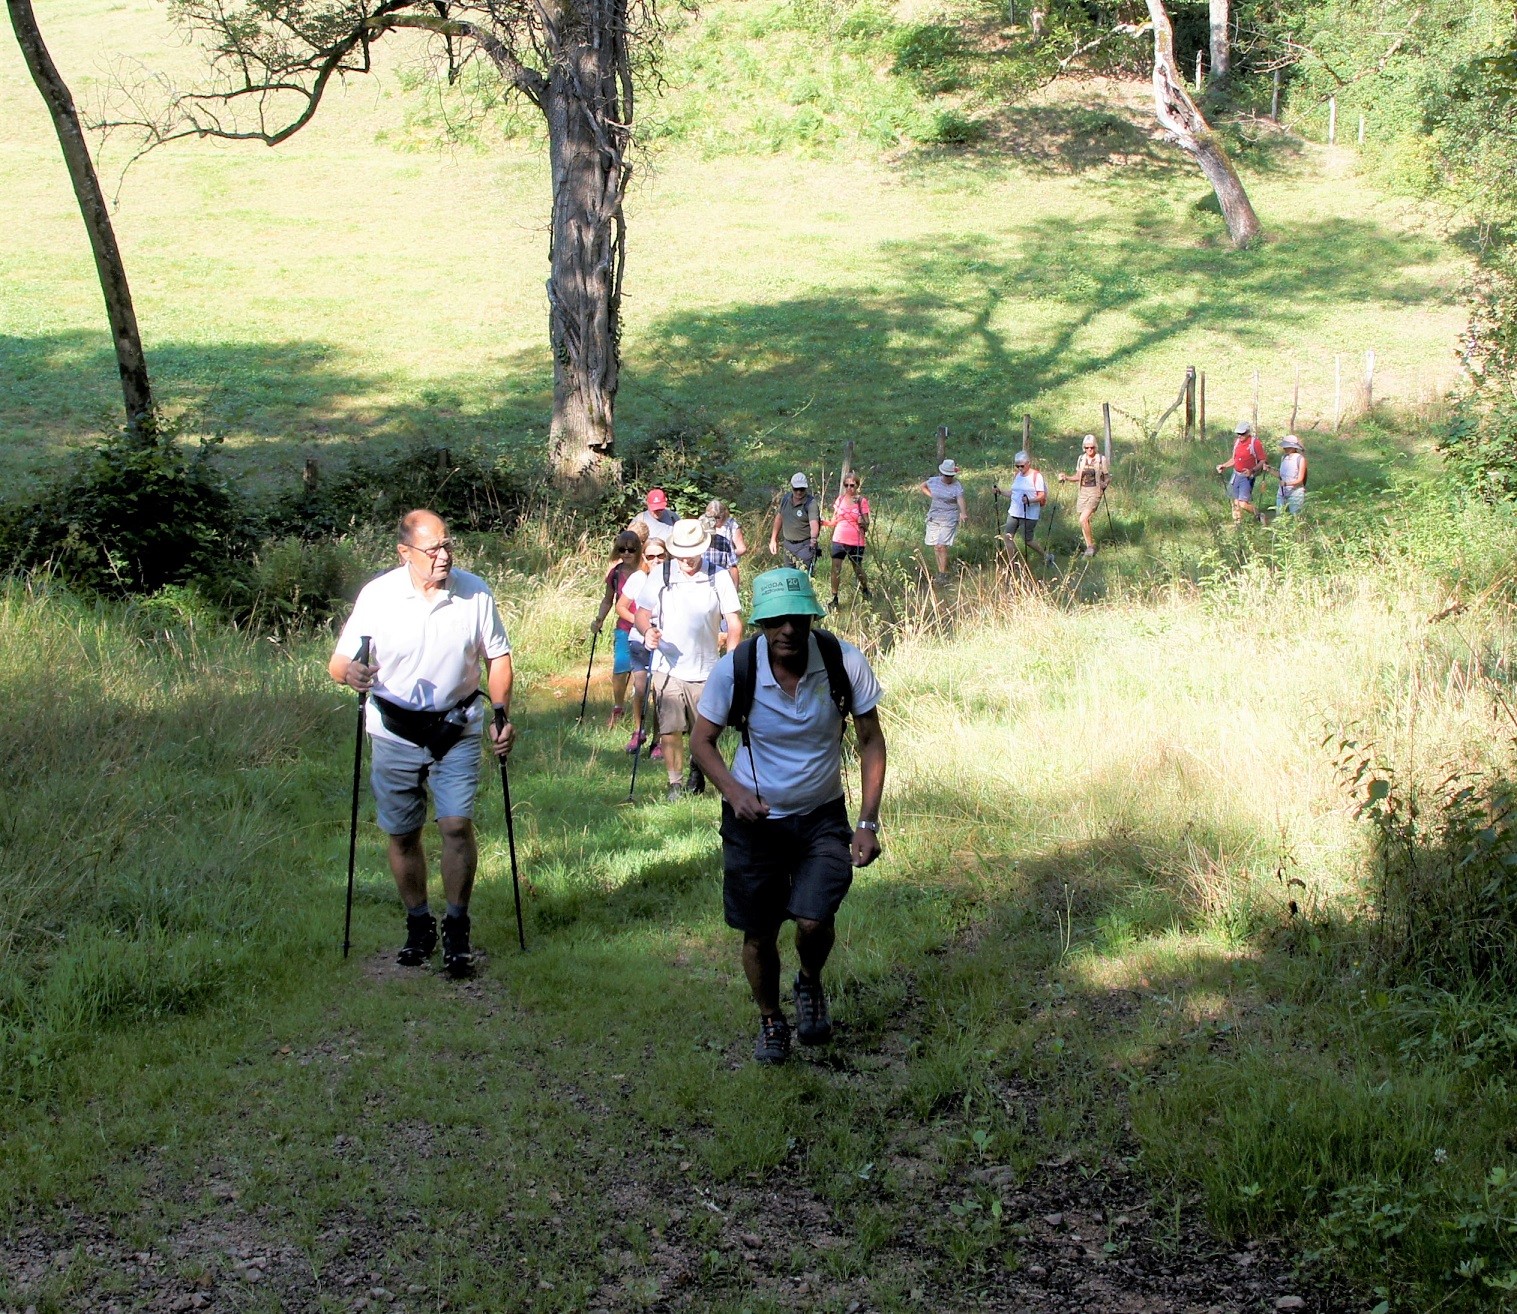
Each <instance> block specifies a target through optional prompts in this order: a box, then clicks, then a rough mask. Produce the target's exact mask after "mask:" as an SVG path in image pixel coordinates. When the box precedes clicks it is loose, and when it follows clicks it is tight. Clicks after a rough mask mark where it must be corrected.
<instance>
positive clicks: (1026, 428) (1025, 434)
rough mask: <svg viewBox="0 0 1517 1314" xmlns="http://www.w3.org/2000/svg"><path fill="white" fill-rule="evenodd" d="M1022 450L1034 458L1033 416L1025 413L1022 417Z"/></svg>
mask: <svg viewBox="0 0 1517 1314" xmlns="http://www.w3.org/2000/svg"><path fill="white" fill-rule="evenodd" d="M1022 450H1023V451H1024V452H1026V453H1027V455H1028V456H1029V457H1031V456H1032V416H1030V415H1028V414H1026V413H1025V412H1024V413H1023V415H1022Z"/></svg>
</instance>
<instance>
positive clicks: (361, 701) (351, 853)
mask: <svg viewBox="0 0 1517 1314" xmlns="http://www.w3.org/2000/svg"><path fill="white" fill-rule="evenodd" d="M371 642H372V640H371V639H370V637H369V636H368V635H367V634H365V635H364V636H363V638H361V639H360V640H359V641H358V656H357V657H356V658H354V660H355V661H357V662H358V663H359V664H360V665H363V666H367V665H368V664H369V644H370V643H371ZM368 701H369V691H368V690H367V689H365V690H363V691H362V692H360V693H359V695H358V733H357V734H356V736H355V737H354V740H353V824H352V825H351V827H350V828H349V830H348V903H347V907H346V908H345V909H344V910H343V914H342V956H343V957H344V958H346V957H347V956H348V950H349V949H350V948H351V947H352V943H353V940H352V936H353V869H354V867H355V866H356V865H357V862H358V784H359V780H360V778H361V777H362V775H363V722H364V711H365V708H366V707H367V705H368Z"/></svg>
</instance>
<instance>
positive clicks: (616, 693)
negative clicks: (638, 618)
mask: <svg viewBox="0 0 1517 1314" xmlns="http://www.w3.org/2000/svg"><path fill="white" fill-rule="evenodd" d="M642 562H643V545H642V540H641V539H639V538H638V536H637V535H636V534H634V533H633V532H632V531H631V530H630V529H624V530H622V532H621V533H620V534H618V535H617V536H616V538H615V540H614V541H613V542H612V544H611V568H610V569H609V570H608V571H607V572H606V590H605V593H604V594H603V595H602V597H601V600H600V610H599V611H598V612H596V614H595V623H594V624H593V625H591V626H590V633H591V634H599V633H600V631H601V626H602V625H604V624H605V623H606V616H607V615H608V613H610V612H611V611H612V610H613V609H614V608H615V607H616V600H617V598H618V597H619V596H620V594H621V591H622V585H623V584H625V583H626V582H627V580H628V579H630V578H631V577H632V576H633V575H635V574H637V572H638V569H639V568H640V567H641V566H642ZM631 632H632V622H631V621H629V620H624V619H623V618H622V615H621V613H620V611H618V612H617V616H616V631H615V636H616V651H615V657H614V658H613V660H612V663H611V704H612V705H611V719H610V720H609V721H607V722H606V728H607V729H608V730H613V729H615V728H616V723H617V722H618V721H620V720H621V719H622V711H623V700H624V699H625V697H626V694H627V677H628V676H630V675H631V674H632V653H631V650H630V648H629V646H628V644H629V637H628V636H629V635H630V634H631Z"/></svg>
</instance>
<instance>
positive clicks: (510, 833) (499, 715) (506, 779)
mask: <svg viewBox="0 0 1517 1314" xmlns="http://www.w3.org/2000/svg"><path fill="white" fill-rule="evenodd" d="M505 725H506V709H505V708H504V707H501V706H499V705H497V706H496V708H495V733H496V734H497V735H498V734H500V732H501V731H502V730H503V729H505ZM498 760H499V762H500V793H501V797H502V799H503V800H504V801H505V805H506V848H507V849H508V850H509V851H510V853H511V897H512V898H514V899H515V900H516V942H517V943H518V944H519V945H521V951H522V953H526V952H527V933H526V931H525V930H523V929H522V924H521V877H520V876H519V875H518V874H517V871H516V827H515V826H514V825H512V824H511V777H510V776H509V775H508V774H507V772H506V759H505V758H500V759H498Z"/></svg>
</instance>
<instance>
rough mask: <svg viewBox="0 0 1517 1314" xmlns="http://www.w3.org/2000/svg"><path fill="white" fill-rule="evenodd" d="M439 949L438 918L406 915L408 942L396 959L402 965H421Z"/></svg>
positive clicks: (429, 915)
mask: <svg viewBox="0 0 1517 1314" xmlns="http://www.w3.org/2000/svg"><path fill="white" fill-rule="evenodd" d="M436 949H437V918H435V917H433V916H432V914H431V913H428V914H427V915H426V916H425V917H412V916H410V915H409V914H407V916H406V943H405V947H404V948H402V949H401V951H400V953H399V954H397V955H396V957H395V961H396V962H398V963H399V964H400V965H401V966H402V967H421V966H422V965H423V964H424V963H425V962H426V961H427V959H429V958H430V957H431V956H432V954H433V952H434V951H435V950H436Z"/></svg>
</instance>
